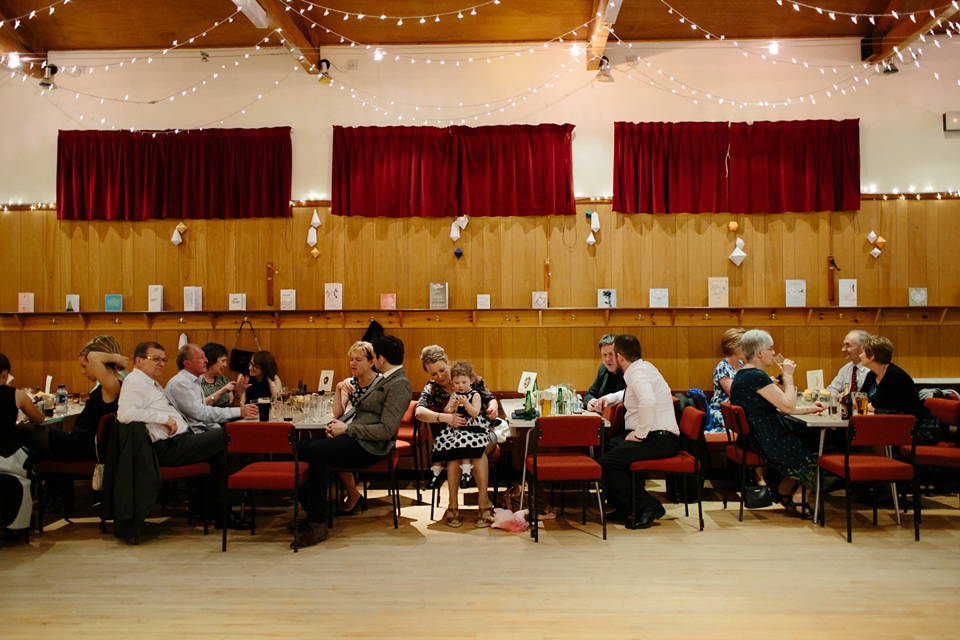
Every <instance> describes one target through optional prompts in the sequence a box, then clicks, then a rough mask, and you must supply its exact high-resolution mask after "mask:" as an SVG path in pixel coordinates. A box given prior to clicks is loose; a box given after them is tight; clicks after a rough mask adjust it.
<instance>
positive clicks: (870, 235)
mask: <svg viewBox="0 0 960 640" xmlns="http://www.w3.org/2000/svg"><path fill="white" fill-rule="evenodd" d="M867 240H868V241H869V242H870V244H873V243H874V242H876V241H877V234H876V233H874V232H873V231H871V232H870V233H868V234H867Z"/></svg>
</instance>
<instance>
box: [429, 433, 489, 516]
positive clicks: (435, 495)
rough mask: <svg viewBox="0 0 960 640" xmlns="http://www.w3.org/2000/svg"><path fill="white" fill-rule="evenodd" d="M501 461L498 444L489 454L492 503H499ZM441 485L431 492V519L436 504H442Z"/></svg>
mask: <svg viewBox="0 0 960 640" xmlns="http://www.w3.org/2000/svg"><path fill="white" fill-rule="evenodd" d="M499 463H500V445H499V444H498V445H497V446H495V447H494V448H493V452H492V453H491V454H490V455H489V456H487V470H488V478H489V479H490V482H489V486H488V487H487V488H488V489H489V488H490V487H491V486H492V487H493V502H491V503H490V504H491V505H496V504H497V495H498V493H497V491H498V487H499V475H500V472H499V471H498V469H499V467H500V464H499ZM441 486H442V485H439V486H436V487H434V488H433V490H432V491H431V492H430V519H431V520H433V508H434V506H437V507H439V506H440V487H441Z"/></svg>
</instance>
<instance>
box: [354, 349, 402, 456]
mask: <svg viewBox="0 0 960 640" xmlns="http://www.w3.org/2000/svg"><path fill="white" fill-rule="evenodd" d="M411 399H413V388H412V387H411V386H410V381H409V380H408V379H407V374H406V373H405V372H404V370H403V367H402V366H401V367H400V368H398V369H397V370H396V371H394V372H393V373H391V374H390V375H389V376H387V377H386V379H382V378H381V379H379V380H377V382H375V383H374V387H373V388H372V389H370V391H369V392H368V393H366V394H365V395H364V396H363V397H361V398H360V400H359V401H358V402H357V404H356V406H355V407H354V408H355V409H356V413H355V414H354V418H353V420H352V421H351V422H350V424H349V425H348V426H347V435H348V436H350V437H351V438H356V440H357V443H358V444H359V445H360V446H361V447H363V448H364V449H365V450H366V451H368V452H370V453H372V454H373V455H375V456H385V455H387V454H388V453H390V450H391V449H393V445H394V442H395V441H396V439H397V429H398V428H399V427H400V421H401V420H402V419H403V414H404V413H406V412H407V409H408V408H409V407H410V400H411Z"/></svg>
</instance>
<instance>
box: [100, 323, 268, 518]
mask: <svg viewBox="0 0 960 640" xmlns="http://www.w3.org/2000/svg"><path fill="white" fill-rule="evenodd" d="M133 361H134V369H133V371H131V372H130V374H129V375H128V376H127V377H126V378H125V379H124V381H123V384H124V385H125V386H121V387H120V399H119V401H118V403H117V404H118V406H117V420H118V421H119V422H122V423H130V422H142V423H144V425H146V428H147V434H148V435H149V436H150V440H151V441H152V442H153V450H154V453H156V455H157V461H158V462H159V463H160V466H163V467H178V466H182V465H187V464H194V463H197V462H206V463H208V464H209V465H210V475H211V479H210V483H211V485H212V486H213V487H215V488H216V492H217V494H218V495H217V498H218V500H217V503H218V504H222V503H220V502H219V500H220V498H222V492H223V485H224V483H223V479H222V477H221V474H222V470H223V460H224V455H225V453H226V450H227V434H226V431H224V430H223V429H214V430H211V431H204V432H202V433H192V432H191V431H190V428H189V426H188V425H187V420H186V419H185V418H184V417H183V416H182V415H181V414H180V412H179V411H177V409H176V408H175V407H174V406H173V405H172V404H170V400H168V399H167V396H166V395H165V394H164V392H163V387H161V386H160V383H159V382H158V379H159V378H160V376H161V375H162V374H163V365H164V364H166V362H167V354H166V352H165V351H164V349H163V346H161V345H159V344H157V343H156V342H141V343H140V344H138V345H137V348H136V350H135V351H134V354H133ZM128 383H129V384H128ZM214 513H215V514H219V513H220V510H219V509H214ZM219 520H220V519H219V518H217V522H218V523H219ZM218 526H219V524H218ZM227 526H229V527H231V528H234V529H248V528H249V525H247V524H246V523H244V522H243V521H241V520H240V519H239V518H237V517H236V516H235V515H233V514H229V515H228V516H227Z"/></svg>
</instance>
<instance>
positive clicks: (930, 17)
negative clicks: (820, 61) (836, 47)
mask: <svg viewBox="0 0 960 640" xmlns="http://www.w3.org/2000/svg"><path fill="white" fill-rule="evenodd" d="M894 4H898V6H899V3H898V2H897V0H894V2H892V3H891V4H890V6H888V7H887V11H886V12H887V13H889V12H891V11H897V9H890V7H892V6H893V5H894ZM931 12H932V13H931ZM898 13H899V11H898ZM910 13H912V14H913V15H914V16H916V18H917V21H916V22H914V21H913V20H911V19H910V18H909V17H908V15H909V14H910ZM956 13H957V9H956V7H954V6H953V5H952V4H948V5H946V6H944V5H943V2H942V0H930V1H929V2H927V3H926V4H924V5H923V6H922V7H920V8H919V9H916V10H914V11H911V12H908V14H906V15H901V16H900V18H899V22H896V24H893V26H890V27H889V28H888V29H886V30H885V31H880V30H879V29H880V26H881V25H880V24H879V23H878V24H877V29H875V30H874V32H873V33H872V34H871V35H869V36H867V37H866V38H864V40H863V46H862V47H861V48H862V51H863V56H862V58H863V61H864V62H870V63H874V64H876V63H879V62H883V61H884V60H889V59H890V58H892V57H894V56H895V55H897V51H904V50H905V49H906V48H907V47H909V46H910V45H912V44H913V43H914V42H916V41H917V40H919V39H920V36H922V35H924V34H926V33H927V32H928V31H930V30H931V29H933V28H934V27H935V26H937V23H938V22H940V21H941V20H944V21H945V20H949V19H950V18H952V17H953V16H954V15H955V14H956ZM890 19H891V20H892V17H891V18H890ZM878 22H879V21H878ZM884 26H887V24H886V23H885V24H884Z"/></svg>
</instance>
